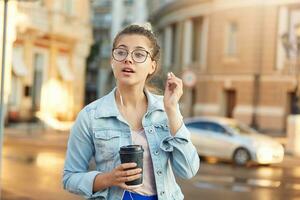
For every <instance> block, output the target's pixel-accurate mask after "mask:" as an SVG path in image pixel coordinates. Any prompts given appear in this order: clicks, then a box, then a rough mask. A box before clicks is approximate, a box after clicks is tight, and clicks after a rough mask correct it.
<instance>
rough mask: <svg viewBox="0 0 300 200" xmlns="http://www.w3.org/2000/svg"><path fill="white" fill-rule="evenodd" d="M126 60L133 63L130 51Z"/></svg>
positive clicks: (127, 62)
mask: <svg viewBox="0 0 300 200" xmlns="http://www.w3.org/2000/svg"><path fill="white" fill-rule="evenodd" d="M124 62H125V63H126V64H132V63H133V60H132V55H131V53H129V54H128V55H127V56H126V58H125V60H124Z"/></svg>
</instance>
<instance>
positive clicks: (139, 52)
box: [112, 48, 152, 63]
mask: <svg viewBox="0 0 300 200" xmlns="http://www.w3.org/2000/svg"><path fill="white" fill-rule="evenodd" d="M128 54H129V52H128V50H127V49H123V48H115V49H113V50H112V57H113V58H114V59H115V60H116V61H119V62H122V61H124V60H125V59H126V58H127V56H128ZM148 54H149V56H150V58H151V59H152V57H151V54H150V53H149V52H148V51H146V50H143V49H135V50H133V51H132V52H131V58H132V60H133V61H134V62H136V63H143V62H145V61H146V60H147V57H148Z"/></svg>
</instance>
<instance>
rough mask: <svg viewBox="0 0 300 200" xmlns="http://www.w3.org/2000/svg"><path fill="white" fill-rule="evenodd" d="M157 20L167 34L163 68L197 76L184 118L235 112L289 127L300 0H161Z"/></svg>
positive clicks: (257, 122) (267, 125)
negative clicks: (284, 38) (286, 48)
mask: <svg viewBox="0 0 300 200" xmlns="http://www.w3.org/2000/svg"><path fill="white" fill-rule="evenodd" d="M151 21H152V22H153V24H155V27H156V29H157V30H158V31H159V34H160V36H161V39H162V46H163V60H162V66H163V69H164V71H165V72H166V71H174V72H175V73H176V74H177V75H179V76H182V75H183V74H184V72H185V71H192V72H193V73H195V74H196V77H197V82H196V85H195V86H194V87H185V88H184V90H185V92H184V96H183V98H182V102H181V107H182V108H183V111H184V115H185V116H191V115H217V116H226V117H234V118H237V119H240V120H242V121H244V122H245V123H247V124H250V125H253V126H254V127H256V128H258V129H260V130H262V131H278V132H284V131H285V129H286V121H287V116H288V115H290V114H291V112H292V111H293V99H295V97H296V96H297V94H296V92H295V88H296V85H297V83H298V84H299V82H298V81H297V80H298V78H299V73H298V72H297V71H298V70H299V69H298V68H299V67H300V66H297V59H298V61H299V57H297V55H296V54H297V38H298V42H299V41H300V40H299V38H300V35H298V36H297V34H299V32H298V33H297V30H298V31H299V27H300V3H299V1H297V0H270V1H260V0H255V1H243V0H234V1H233V0H187V1H182V0H173V1H162V3H161V4H160V6H156V9H154V11H153V14H151ZM283 35H286V36H287V40H288V44H289V45H288V46H289V48H288V52H286V51H285V45H283ZM286 46H287V45H286ZM298 50H299V49H298ZM298 63H299V62H298ZM298 65H299V64H298ZM297 67H298V68H297Z"/></svg>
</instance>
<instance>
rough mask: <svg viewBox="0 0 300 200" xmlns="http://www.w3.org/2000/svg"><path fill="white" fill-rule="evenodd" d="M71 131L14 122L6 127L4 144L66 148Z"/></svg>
mask: <svg viewBox="0 0 300 200" xmlns="http://www.w3.org/2000/svg"><path fill="white" fill-rule="evenodd" d="M68 137H69V131H57V130H53V129H51V128H49V127H45V126H44V125H43V124H38V123H32V124H25V123H21V124H14V125H10V126H8V127H5V128H4V144H9V143H14V144H20V145H35V146H44V147H54V148H62V149H65V148H66V147H67V141H68Z"/></svg>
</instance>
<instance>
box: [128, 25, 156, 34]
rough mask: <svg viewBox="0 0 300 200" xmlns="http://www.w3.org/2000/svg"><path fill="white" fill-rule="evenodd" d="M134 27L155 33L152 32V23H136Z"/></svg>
mask: <svg viewBox="0 0 300 200" xmlns="http://www.w3.org/2000/svg"><path fill="white" fill-rule="evenodd" d="M132 25H138V26H140V27H143V28H144V29H145V30H147V31H150V32H151V33H153V31H152V25H151V23H150V22H144V23H134V24H132Z"/></svg>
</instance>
